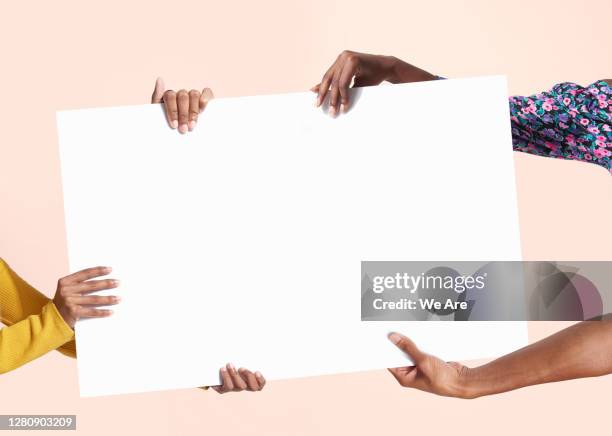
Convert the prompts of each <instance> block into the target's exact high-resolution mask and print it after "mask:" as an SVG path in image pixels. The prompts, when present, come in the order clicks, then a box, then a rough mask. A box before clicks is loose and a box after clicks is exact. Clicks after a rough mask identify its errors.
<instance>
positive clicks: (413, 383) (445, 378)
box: [389, 333, 471, 398]
mask: <svg viewBox="0 0 612 436" xmlns="http://www.w3.org/2000/svg"><path fill="white" fill-rule="evenodd" d="M389 340H390V341H391V342H393V343H394V344H395V345H397V347H398V348H400V349H401V350H402V351H404V352H405V353H406V354H407V355H408V357H410V359H411V360H412V361H413V362H414V365H412V366H406V367H403V368H393V369H389V372H391V374H393V376H394V377H395V379H396V380H397V381H398V382H399V384H400V385H402V386H403V387H405V388H414V389H418V390H421V391H425V392H431V393H432V394H436V395H443V396H447V397H460V398H471V395H470V394H469V393H468V391H467V389H466V386H467V383H466V379H467V377H468V372H469V370H470V369H469V368H468V367H467V366H464V365H462V364H460V363H457V362H444V361H443V360H441V359H438V358H437V357H435V356H431V355H429V354H426V353H423V352H422V351H421V350H419V349H418V348H417V346H416V345H415V344H414V342H412V341H411V340H410V339H408V338H407V337H406V336H403V335H400V334H399V333H391V334H390V335H389Z"/></svg>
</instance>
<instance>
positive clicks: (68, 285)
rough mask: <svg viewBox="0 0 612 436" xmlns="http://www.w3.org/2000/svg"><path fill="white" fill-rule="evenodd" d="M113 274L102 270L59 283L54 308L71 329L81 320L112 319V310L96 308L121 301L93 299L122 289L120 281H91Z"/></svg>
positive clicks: (101, 297)
mask: <svg viewBox="0 0 612 436" xmlns="http://www.w3.org/2000/svg"><path fill="white" fill-rule="evenodd" d="M110 272H111V268H109V267H105V266H98V267H95V268H88V269H84V270H82V271H78V272H75V273H74V274H70V275H69V276H66V277H64V278H61V279H59V281H58V282H57V291H56V292H55V297H53V304H55V307H57V310H58V311H59V313H60V315H62V318H64V321H66V324H68V325H69V326H70V327H71V328H74V324H75V322H76V321H78V320H79V319H81V318H105V317H107V316H110V315H112V313H113V312H112V310H109V309H96V307H97V306H110V305H114V304H117V303H119V301H120V298H119V297H117V296H108V297H107V296H101V295H89V294H91V293H92V292H96V291H102V290H105V289H113V288H116V287H117V286H118V285H119V281H118V280H113V279H104V280H90V279H93V278H96V277H100V276H105V275H107V274H108V273H110Z"/></svg>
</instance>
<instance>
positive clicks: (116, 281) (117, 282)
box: [113, 279, 121, 286]
mask: <svg viewBox="0 0 612 436" xmlns="http://www.w3.org/2000/svg"><path fill="white" fill-rule="evenodd" d="M119 283H121V282H120V281H119V280H117V279H114V280H113V286H119Z"/></svg>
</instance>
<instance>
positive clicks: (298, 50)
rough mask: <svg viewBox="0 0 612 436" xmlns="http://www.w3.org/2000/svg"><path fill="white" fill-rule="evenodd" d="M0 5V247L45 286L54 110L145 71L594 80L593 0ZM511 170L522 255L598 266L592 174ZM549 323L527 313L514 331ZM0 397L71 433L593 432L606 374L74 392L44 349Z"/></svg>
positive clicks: (129, 91)
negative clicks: (377, 58)
mask: <svg viewBox="0 0 612 436" xmlns="http://www.w3.org/2000/svg"><path fill="white" fill-rule="evenodd" d="M2 9H3V11H2V18H3V20H2V21H3V24H2V26H1V27H0V44H1V49H0V54H1V56H2V68H1V69H0V77H1V79H2V80H1V84H2V103H1V104H0V120H1V121H0V122H1V124H2V138H1V140H0V194H1V198H2V203H1V204H2V207H1V208H0V222H1V224H2V228H1V230H0V254H1V255H2V256H3V257H4V258H5V259H6V260H7V261H8V262H9V263H10V264H11V265H12V266H13V267H14V268H15V269H16V270H17V271H18V272H19V273H20V274H21V275H22V276H24V277H25V278H27V279H28V280H29V281H30V282H31V283H32V284H34V285H35V286H37V287H38V288H39V289H41V290H43V292H45V293H46V294H47V295H49V296H51V295H52V294H53V292H54V289H55V284H56V281H57V279H58V278H59V277H61V276H63V275H66V274H67V272H68V271H67V258H66V245H65V240H64V239H65V232H64V223H63V212H62V196H61V186H60V171H59V164H58V152H57V139H56V131H55V111H56V110H58V109H72V108H83V107H94V106H109V105H126V104H138V103H146V102H148V98H149V96H150V93H151V90H152V86H153V83H154V80H155V78H156V76H157V75H161V76H163V77H164V78H165V79H166V83H167V85H168V86H169V87H186V88H188V89H189V88H191V87H202V86H204V85H206V86H210V87H212V88H213V90H214V91H215V93H216V95H217V96H230V95H231V96H236V95H249V94H265V93H279V92H288V91H299V90H306V89H308V88H309V87H310V86H311V85H313V84H314V83H316V82H317V80H318V79H319V77H320V76H321V75H322V74H323V72H324V71H325V69H326V68H327V67H328V65H329V64H330V63H331V62H332V61H333V60H334V59H335V57H336V55H337V54H338V53H339V52H340V51H341V50H343V49H352V50H358V51H365V52H374V53H380V54H393V55H396V56H398V57H401V58H404V59H406V60H409V61H411V62H413V63H415V64H416V65H419V66H422V67H424V68H426V69H429V70H430V71H433V72H435V73H438V74H441V75H446V76H450V77H458V76H470V75H484V74H499V73H501V74H507V75H508V76H509V80H510V88H511V89H510V90H511V92H512V93H515V94H519V93H531V92H534V91H539V90H542V89H544V88H548V87H550V86H551V85H552V84H554V83H556V82H560V81H575V82H579V83H583V84H586V83H590V82H592V81H594V80H596V79H599V78H609V77H611V76H612V57H611V56H610V52H609V44H608V45H607V46H605V45H604V42H609V41H610V32H609V30H610V29H609V26H606V25H605V23H606V22H608V21H607V20H606V19H607V17H609V16H610V15H611V14H612V3H611V2H610V1H609V0H601V1H595V0H590V1H584V0H582V1H560V0H547V1H533V0H515V1H511V2H510V1H492V0H481V1H478V0H470V1H442V0H438V1H431V2H424V1H420V2H409V1H403V2H402V1H391V0H377V1H373V2H365V1H357V0H353V1H323V0H315V1H309V2H305V1H303V2H289V1H271V0H260V1H258V2H250V1H243V2H237V1H224V2H212V1H208V2H206V1H173V2H152V1H144V0H138V1H129V2H128V1H117V0H112V1H109V0H107V1H104V2H97V4H93V2H82V1H70V2H68V1H59V0H58V1H53V2H42V1H41V2H31V1H20V2H10V3H8V2H6V3H5V4H4V5H3V8H2ZM477 129H478V119H477V118H476V119H475V120H474V130H475V131H477ZM483 165H486V162H483ZM516 167H517V175H518V188H519V201H520V219H521V229H522V239H523V241H522V242H523V246H524V255H525V257H526V258H528V259H582V260H588V259H600V260H604V259H605V260H610V258H611V257H612V256H611V254H612V252H611V250H612V248H611V247H612V232H610V231H609V223H610V222H612V202H611V200H612V178H611V176H610V175H609V174H607V173H606V171H604V170H603V169H601V168H599V167H596V166H594V165H587V164H580V163H576V162H565V161H558V160H553V159H546V158H538V157H532V156H526V155H522V154H516ZM107 202H108V204H109V206H112V199H108V200H107ZM117 213H121V211H117ZM159 262H160V264H163V253H160V258H159ZM564 325H565V324H559V323H557V324H555V323H539V324H538V323H533V324H532V325H531V326H530V336H531V339H532V340H535V339H538V338H540V337H542V336H544V335H546V334H548V333H550V332H553V331H555V330H557V329H560V328H561V327H563V326H564ZM0 392H1V394H2V400H1V407H0V413H4V414H6V413H67V414H77V415H78V427H79V430H78V433H79V434H84V435H85V434H87V435H106V434H108V433H112V432H115V434H131V433H132V432H134V433H136V432H137V433H138V434H148V435H168V434H181V435H187V434H228V435H247V434H262V435H313V434H324V435H337V434H351V435H369V434H389V435H399V434H407V433H409V432H419V431H429V432H430V434H438V433H439V434H441V433H443V432H444V433H446V434H448V433H450V432H459V433H468V432H469V433H470V434H474V435H480V434H482V435H486V434H490V433H494V434H499V435H506V434H507V435H513V434H515V433H517V432H528V433H530V434H536V433H544V434H553V433H554V434H574V433H578V432H584V431H587V430H597V429H607V428H609V404H610V403H609V394H610V392H612V377H604V378H600V379H591V380H582V381H572V382H567V383H563V384H555V385H548V386H540V387H534V388H529V389H524V390H521V391H516V392H512V393H508V394H505V395H500V396H497V397H493V398H483V399H478V400H475V401H471V402H469V401H461V400H455V399H448V398H439V397H434V396H431V395H428V394H423V393H420V392H416V391H408V390H404V389H401V388H400V387H399V386H398V385H397V384H396V383H395V382H394V380H393V379H392V378H391V377H390V375H388V374H387V373H386V371H374V372H369V373H360V374H351V375H341V376H328V377H321V378H311V379H300V380H292V381H283V382H274V383H269V385H268V386H267V388H266V390H265V391H264V392H262V393H259V394H241V395H227V396H219V395H217V394H216V393H214V392H203V391H199V390H195V389H192V390H185V391H175V392H163V393H154V394H146V395H129V396H121V397H108V398H95V399H80V398H79V397H78V391H77V378H76V362H75V361H73V360H70V359H68V358H65V357H63V356H61V355H59V353H51V354H49V355H47V356H45V357H43V358H41V359H39V360H38V361H35V362H33V363H31V364H28V365H26V366H25V367H23V368H20V369H19V370H17V371H14V372H12V373H9V374H6V375H3V376H2V377H1V378H0ZM24 434H26V433H25V432H24Z"/></svg>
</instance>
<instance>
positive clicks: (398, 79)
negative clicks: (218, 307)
mask: <svg viewBox="0 0 612 436" xmlns="http://www.w3.org/2000/svg"><path fill="white" fill-rule="evenodd" d="M353 79H354V82H353V87H360V86H373V85H379V84H381V83H382V82H384V81H385V80H386V81H389V82H391V83H406V82H421V81H425V80H435V79H436V76H434V75H433V74H431V73H428V72H427V71H423V70H421V69H420V68H417V67H415V66H413V65H410V64H408V63H406V62H404V61H402V60H400V59H397V58H395V57H393V56H379V55H371V54H365V53H356V52H353V51H348V50H345V51H343V52H342V53H340V56H338V58H337V59H336V61H335V62H334V63H333V65H332V66H331V67H330V68H329V69H328V70H327V72H326V73H325V75H324V76H323V78H322V79H321V83H319V84H317V85H315V86H313V87H312V88H311V91H313V92H316V93H317V102H316V105H317V106H321V104H323V101H324V100H325V96H326V95H327V93H328V91H329V92H330V97H329V113H330V115H332V116H335V115H336V114H337V113H339V112H340V111H342V112H346V111H347V110H348V108H349V103H350V102H349V93H348V89H349V87H350V86H351V81H352V80H353ZM339 106H340V107H339Z"/></svg>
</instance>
